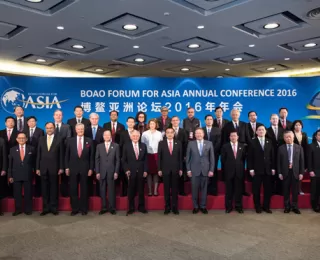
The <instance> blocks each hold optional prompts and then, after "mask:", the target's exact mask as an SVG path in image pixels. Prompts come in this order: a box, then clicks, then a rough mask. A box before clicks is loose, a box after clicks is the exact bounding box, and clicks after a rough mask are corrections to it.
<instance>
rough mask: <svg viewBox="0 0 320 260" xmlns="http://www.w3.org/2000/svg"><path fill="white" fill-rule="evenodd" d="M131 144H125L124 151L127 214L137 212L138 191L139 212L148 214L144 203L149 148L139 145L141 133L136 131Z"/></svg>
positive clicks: (123, 163) (142, 144) (123, 165)
mask: <svg viewBox="0 0 320 260" xmlns="http://www.w3.org/2000/svg"><path fill="white" fill-rule="evenodd" d="M130 139H131V142H128V143H125V144H124V146H123V151H122V161H121V162H122V167H123V170H124V172H125V174H126V176H127V178H128V180H129V184H128V202H129V210H128V212H127V214H133V213H134V211H135V206H134V198H135V196H136V191H137V190H138V195H139V204H138V211H139V212H141V213H144V214H146V213H148V211H147V210H146V208H145V201H144V183H145V178H146V177H147V172H148V161H147V146H146V145H145V144H144V143H139V139H140V132H139V131H137V130H134V131H133V132H132V134H131V136H130Z"/></svg>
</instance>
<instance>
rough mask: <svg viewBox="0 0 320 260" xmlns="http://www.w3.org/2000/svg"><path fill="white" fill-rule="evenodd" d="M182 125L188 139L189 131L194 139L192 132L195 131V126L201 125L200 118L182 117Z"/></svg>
mask: <svg viewBox="0 0 320 260" xmlns="http://www.w3.org/2000/svg"><path fill="white" fill-rule="evenodd" d="M182 127H183V129H184V130H185V131H186V132H187V136H188V140H189V136H190V132H192V133H193V138H192V140H195V139H196V137H195V134H194V132H195V130H196V128H198V127H201V123H200V120H199V119H198V118H195V117H194V118H193V119H192V120H190V119H189V118H188V117H187V118H185V119H183V121H182Z"/></svg>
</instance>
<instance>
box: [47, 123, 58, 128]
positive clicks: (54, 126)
mask: <svg viewBox="0 0 320 260" xmlns="http://www.w3.org/2000/svg"><path fill="white" fill-rule="evenodd" d="M49 124H52V125H53V128H56V125H55V124H54V123H53V122H47V123H46V124H45V125H44V127H46V126H47V125H49Z"/></svg>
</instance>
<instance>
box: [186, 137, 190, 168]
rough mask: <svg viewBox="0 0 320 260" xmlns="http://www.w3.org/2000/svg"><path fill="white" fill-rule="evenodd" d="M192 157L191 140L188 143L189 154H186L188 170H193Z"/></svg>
mask: <svg viewBox="0 0 320 260" xmlns="http://www.w3.org/2000/svg"><path fill="white" fill-rule="evenodd" d="M190 159H191V142H190V143H188V147H187V155H186V167H187V172H189V171H191V164H190Z"/></svg>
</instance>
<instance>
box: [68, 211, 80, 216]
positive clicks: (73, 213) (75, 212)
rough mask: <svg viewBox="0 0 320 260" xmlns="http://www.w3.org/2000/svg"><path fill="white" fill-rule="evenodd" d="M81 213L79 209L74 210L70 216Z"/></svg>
mask: <svg viewBox="0 0 320 260" xmlns="http://www.w3.org/2000/svg"><path fill="white" fill-rule="evenodd" d="M78 213H79V211H72V212H71V213H70V216H75V215H77V214H78Z"/></svg>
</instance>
